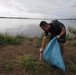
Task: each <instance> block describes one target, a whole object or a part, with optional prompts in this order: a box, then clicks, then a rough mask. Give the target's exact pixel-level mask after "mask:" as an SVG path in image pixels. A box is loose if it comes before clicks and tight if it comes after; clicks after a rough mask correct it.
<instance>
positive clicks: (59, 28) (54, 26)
mask: <svg viewBox="0 0 76 75" xmlns="http://www.w3.org/2000/svg"><path fill="white" fill-rule="evenodd" d="M40 27H41V29H43V31H44V37H43V40H42V45H41V48H40V52H43V50H44V46H45V43H46V39H47V35H48V33H49V32H50V33H51V36H50V40H51V39H53V38H54V37H55V36H56V37H57V39H58V42H59V45H60V50H61V54H62V55H63V52H64V43H65V42H66V39H65V37H66V29H65V26H64V25H63V23H61V22H59V21H58V20H53V21H52V22H51V23H47V22H46V21H41V23H40Z"/></svg>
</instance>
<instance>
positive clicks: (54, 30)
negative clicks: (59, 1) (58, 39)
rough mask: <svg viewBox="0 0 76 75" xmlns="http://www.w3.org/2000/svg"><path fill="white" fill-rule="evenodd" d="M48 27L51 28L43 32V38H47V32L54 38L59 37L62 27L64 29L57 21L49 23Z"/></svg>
mask: <svg viewBox="0 0 76 75" xmlns="http://www.w3.org/2000/svg"><path fill="white" fill-rule="evenodd" d="M49 25H50V26H51V28H50V29H49V30H48V31H45V32H44V33H45V36H47V35H48V33H49V32H50V33H51V35H54V36H56V35H59V34H60V33H61V29H62V27H64V28H65V26H64V25H63V23H61V22H59V21H58V22H55V23H50V24H49Z"/></svg>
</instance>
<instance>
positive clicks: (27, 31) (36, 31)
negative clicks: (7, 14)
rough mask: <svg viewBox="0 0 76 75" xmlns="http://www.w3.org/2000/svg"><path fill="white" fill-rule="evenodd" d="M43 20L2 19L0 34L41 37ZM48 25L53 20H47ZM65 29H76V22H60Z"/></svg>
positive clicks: (0, 20) (0, 21)
mask: <svg viewBox="0 0 76 75" xmlns="http://www.w3.org/2000/svg"><path fill="white" fill-rule="evenodd" d="M41 21H42V20H35V19H0V32H1V33H8V34H11V35H16V34H24V35H28V36H30V37H33V36H40V35H41V33H43V31H42V30H41V28H40V27H39V23H40V22H41ZM45 21H47V22H48V23H50V22H51V20H45ZM60 21H61V22H62V23H64V25H65V27H66V28H67V27H68V26H71V27H76V20H60Z"/></svg>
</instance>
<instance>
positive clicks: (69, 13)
mask: <svg viewBox="0 0 76 75" xmlns="http://www.w3.org/2000/svg"><path fill="white" fill-rule="evenodd" d="M0 10H1V11H0V14H1V15H6V14H7V15H8V16H22V17H23V16H24V17H38V18H40V17H46V18H69V17H74V16H76V0H0ZM1 15H0V16H1ZM7 15H6V16H7Z"/></svg>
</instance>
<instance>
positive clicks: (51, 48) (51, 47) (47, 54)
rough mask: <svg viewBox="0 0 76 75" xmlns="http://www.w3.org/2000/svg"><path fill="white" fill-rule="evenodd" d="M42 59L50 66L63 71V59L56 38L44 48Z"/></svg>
mask: <svg viewBox="0 0 76 75" xmlns="http://www.w3.org/2000/svg"><path fill="white" fill-rule="evenodd" d="M43 58H44V60H45V61H46V62H48V63H49V64H50V65H54V66H56V67H58V68H60V69H62V70H64V71H65V65H64V61H63V58H62V56H61V53H60V48H59V45H58V41H57V38H56V37H55V38H53V39H52V40H51V41H50V42H49V44H48V45H47V46H46V48H45V50H44V52H43Z"/></svg>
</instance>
